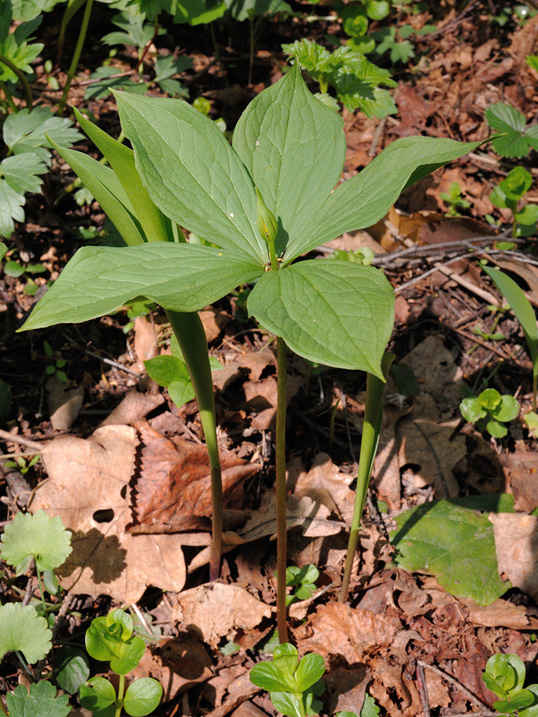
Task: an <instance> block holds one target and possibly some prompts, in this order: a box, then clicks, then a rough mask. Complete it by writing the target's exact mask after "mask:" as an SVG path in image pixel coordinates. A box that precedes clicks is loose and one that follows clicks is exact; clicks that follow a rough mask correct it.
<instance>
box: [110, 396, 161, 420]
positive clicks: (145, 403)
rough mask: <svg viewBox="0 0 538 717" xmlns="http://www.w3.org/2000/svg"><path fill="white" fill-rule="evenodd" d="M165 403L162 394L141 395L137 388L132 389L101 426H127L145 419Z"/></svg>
mask: <svg viewBox="0 0 538 717" xmlns="http://www.w3.org/2000/svg"><path fill="white" fill-rule="evenodd" d="M163 403H164V396H163V395H162V393H160V392H156V393H152V392H149V393H141V392H140V391H139V390H138V389H137V388H132V389H131V390H130V391H129V392H128V393H127V394H126V395H125V397H124V398H123V400H122V401H121V403H120V404H119V406H116V408H115V409H114V410H113V411H112V413H111V414H110V415H109V416H107V417H106V418H105V420H104V421H103V422H102V423H101V426H126V425H127V424H129V423H134V422H135V421H139V420H140V419H141V418H144V417H145V416H147V415H148V413H151V411H154V410H155V409H156V408H158V407H159V406H162V404H163Z"/></svg>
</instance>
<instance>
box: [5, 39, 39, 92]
mask: <svg viewBox="0 0 538 717" xmlns="http://www.w3.org/2000/svg"><path fill="white" fill-rule="evenodd" d="M43 47H44V45H43V43H41V42H36V43H33V44H32V45H29V44H28V43H27V42H20V43H18V42H17V38H16V37H15V34H12V35H8V36H7V37H6V39H5V40H4V41H3V42H0V53H1V54H2V55H4V57H7V59H8V60H9V61H10V62H11V63H12V64H13V65H15V67H17V68H18V69H19V70H21V71H22V72H25V73H31V72H33V70H32V65H31V63H32V62H33V61H34V60H35V58H36V57H37V56H38V55H39V53H40V52H41V50H42V49H43ZM18 80H19V78H18V77H17V75H16V74H15V73H14V72H13V70H11V69H10V68H9V67H8V66H7V65H5V64H4V63H3V62H0V82H18Z"/></svg>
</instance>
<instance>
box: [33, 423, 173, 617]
mask: <svg viewBox="0 0 538 717" xmlns="http://www.w3.org/2000/svg"><path fill="white" fill-rule="evenodd" d="M137 444H138V437H137V435H136V431H135V429H134V428H131V427H130V426H105V427H103V428H98V429H97V430H96V431H95V432H94V433H93V435H92V436H90V438H88V439H82V438H75V437H72V436H66V437H63V438H58V439H56V440H54V441H51V442H50V443H49V444H47V445H46V446H45V448H44V449H43V453H42V459H43V462H44V465H45V469H46V471H47V473H48V476H49V479H48V480H47V481H44V482H43V483H42V484H40V486H39V487H38V488H37V490H36V494H35V498H34V500H33V502H32V505H31V510H32V511H36V510H40V509H43V510H45V511H46V512H47V513H48V514H49V515H59V516H60V517H61V518H62V519H63V521H64V523H65V525H66V527H67V528H68V529H69V530H71V531H72V532H73V539H72V545H73V552H72V553H71V555H70V556H69V558H68V559H67V561H66V562H65V563H64V564H63V566H62V567H61V568H60V569H59V571H58V576H59V579H60V583H61V585H62V587H64V588H66V589H69V590H72V591H73V592H74V593H75V594H80V593H86V594H88V595H92V596H94V597H97V596H98V595H111V596H113V597H114V598H115V599H116V600H118V601H119V602H124V603H127V604H132V603H135V602H137V601H138V600H139V599H140V598H141V597H142V595H143V593H144V591H145V589H146V588H147V587H148V586H149V585H154V586H156V587H160V588H161V589H163V590H174V591H178V590H181V589H182V588H183V586H184V584H185V561H184V558H183V552H182V549H181V538H180V536H176V535H140V536H134V535H129V534H127V533H126V532H125V531H126V526H127V524H128V523H129V522H130V520H131V510H130V496H129V481H130V479H131V475H132V473H133V470H134V462H135V452H136V446H137Z"/></svg>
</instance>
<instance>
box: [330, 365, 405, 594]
mask: <svg viewBox="0 0 538 717" xmlns="http://www.w3.org/2000/svg"><path fill="white" fill-rule="evenodd" d="M393 358H394V357H393V356H392V355H391V354H387V353H386V354H385V355H384V357H383V361H382V368H383V372H384V374H385V375H386V374H387V373H388V370H389V368H390V364H391V363H392V360H393ZM384 386H385V383H384V381H382V380H381V379H380V378H378V377H377V376H374V375H373V374H371V373H368V374H367V379H366V406H365V409H364V425H363V429H362V441H361V454H360V458H359V470H358V475H357V488H356V489H355V506H354V509H353V519H352V521H351V530H350V533H349V541H348V545H347V555H346V567H345V569H344V577H343V578H342V587H341V588H340V594H339V595H338V600H339V601H340V602H344V600H345V599H346V597H347V591H348V588H349V581H350V580H351V570H352V568H353V559H354V557H355V552H356V550H357V545H358V542H359V528H360V523H361V517H362V511H363V509H364V502H365V500H366V494H367V492H368V484H369V483H370V476H371V474H372V468H373V464H374V458H375V454H376V451H377V444H378V442H379V433H380V431H381V419H382V416H383V388H384Z"/></svg>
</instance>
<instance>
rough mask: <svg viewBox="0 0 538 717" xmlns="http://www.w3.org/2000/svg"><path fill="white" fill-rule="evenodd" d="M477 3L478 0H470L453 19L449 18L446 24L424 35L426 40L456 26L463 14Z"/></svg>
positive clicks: (466, 13) (463, 16) (462, 19)
mask: <svg viewBox="0 0 538 717" xmlns="http://www.w3.org/2000/svg"><path fill="white" fill-rule="evenodd" d="M477 4H478V0H471V2H470V3H469V4H468V5H467V7H465V8H464V9H463V10H462V11H461V12H460V14H459V15H456V17H455V18H454V19H453V20H450V21H449V22H447V23H446V25H443V27H440V28H439V30H435V32H429V33H428V35H427V36H426V37H427V39H428V40H431V39H433V38H434V37H437V36H438V35H443V34H444V33H445V32H446V31H447V30H453V29H454V27H457V26H458V25H460V24H461V23H462V22H463V21H464V19H465V16H466V15H468V14H469V13H470V12H471V10H472V9H473V7H474V6H475V5H477Z"/></svg>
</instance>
